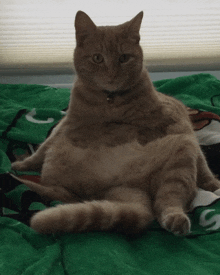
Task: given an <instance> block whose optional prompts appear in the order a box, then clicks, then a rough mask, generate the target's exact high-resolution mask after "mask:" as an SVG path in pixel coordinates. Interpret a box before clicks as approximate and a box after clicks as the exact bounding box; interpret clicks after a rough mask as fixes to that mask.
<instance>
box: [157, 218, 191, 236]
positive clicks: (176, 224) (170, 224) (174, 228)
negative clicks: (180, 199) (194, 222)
mask: <svg viewBox="0 0 220 275" xmlns="http://www.w3.org/2000/svg"><path fill="white" fill-rule="evenodd" d="M160 223H161V226H162V227H163V228H165V229H166V230H168V231H170V232H172V233H173V234H175V235H186V234H188V233H189V232H190V228H191V222H190V219H189V218H188V216H187V215H186V214H184V213H167V214H166V215H163V217H162V219H161V222H160Z"/></svg>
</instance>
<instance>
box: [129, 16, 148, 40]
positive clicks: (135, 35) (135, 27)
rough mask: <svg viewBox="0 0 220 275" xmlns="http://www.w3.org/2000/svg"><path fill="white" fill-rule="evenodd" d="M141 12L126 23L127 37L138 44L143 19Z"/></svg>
mask: <svg viewBox="0 0 220 275" xmlns="http://www.w3.org/2000/svg"><path fill="white" fill-rule="evenodd" d="M143 15H144V13H143V11H141V12H139V13H138V14H137V15H136V16H135V17H134V18H133V19H131V20H130V21H129V22H127V23H126V24H127V27H128V33H129V36H130V37H131V38H132V39H134V40H135V42H136V43H139V41H140V34H139V31H140V28H141V22H142V19H143Z"/></svg>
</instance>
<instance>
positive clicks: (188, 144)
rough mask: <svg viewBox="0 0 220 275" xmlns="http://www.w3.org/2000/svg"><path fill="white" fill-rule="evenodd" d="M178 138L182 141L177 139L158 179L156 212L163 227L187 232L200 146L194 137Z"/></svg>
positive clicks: (155, 201)
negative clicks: (188, 212) (188, 213)
mask: <svg viewBox="0 0 220 275" xmlns="http://www.w3.org/2000/svg"><path fill="white" fill-rule="evenodd" d="M177 138H178V139H179V140H178V142H175V139H173V143H174V144H173V145H174V146H173V152H172V154H171V155H169V158H168V159H167V163H166V164H165V165H164V167H163V169H162V171H161V172H160V173H159V176H158V177H156V179H155V180H156V181H155V185H157V190H156V192H155V194H154V211H155V215H156V217H157V219H158V221H159V223H160V225H161V226H162V227H163V228H165V229H166V230H168V231H170V232H172V233H174V234H176V235H185V234H187V233H189V232H190V227H191V224H190V220H189V218H188V216H187V214H186V213H187V211H188V210H189V207H190V204H191V202H192V200H193V199H194V197H195V195H196V190H197V187H196V180H197V158H198V146H196V143H195V141H193V139H192V140H191V139H190V136H189V137H187V136H186V137H184V136H179V137H178V136H177ZM170 146H172V144H170Z"/></svg>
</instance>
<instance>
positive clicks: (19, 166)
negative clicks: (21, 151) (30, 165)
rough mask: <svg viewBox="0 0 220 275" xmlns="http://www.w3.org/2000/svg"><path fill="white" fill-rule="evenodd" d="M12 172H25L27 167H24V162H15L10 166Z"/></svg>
mask: <svg viewBox="0 0 220 275" xmlns="http://www.w3.org/2000/svg"><path fill="white" fill-rule="evenodd" d="M11 169H12V170H18V171H25V170H27V165H25V163H24V161H15V162H13V163H12V164H11Z"/></svg>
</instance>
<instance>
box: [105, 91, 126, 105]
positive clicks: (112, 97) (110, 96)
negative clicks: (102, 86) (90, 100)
mask: <svg viewBox="0 0 220 275" xmlns="http://www.w3.org/2000/svg"><path fill="white" fill-rule="evenodd" d="M130 91H131V90H130V89H128V90H121V91H120V90H119V91H107V90H104V91H103V92H104V93H105V94H106V95H107V101H108V103H114V100H115V97H116V96H124V95H126V94H128V93H129V92H130Z"/></svg>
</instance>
